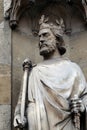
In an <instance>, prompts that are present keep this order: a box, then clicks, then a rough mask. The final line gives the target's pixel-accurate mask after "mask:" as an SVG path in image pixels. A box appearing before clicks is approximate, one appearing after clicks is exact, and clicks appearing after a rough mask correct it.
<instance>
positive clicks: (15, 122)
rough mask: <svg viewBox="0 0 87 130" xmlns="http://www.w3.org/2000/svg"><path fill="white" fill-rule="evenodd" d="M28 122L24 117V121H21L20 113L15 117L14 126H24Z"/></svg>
mask: <svg viewBox="0 0 87 130" xmlns="http://www.w3.org/2000/svg"><path fill="white" fill-rule="evenodd" d="M26 124H27V119H26V118H25V117H24V119H23V122H21V117H20V114H18V115H16V116H15V117H14V127H15V128H24V127H25V126H26Z"/></svg>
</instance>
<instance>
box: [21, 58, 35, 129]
mask: <svg viewBox="0 0 87 130" xmlns="http://www.w3.org/2000/svg"><path fill="white" fill-rule="evenodd" d="M22 66H23V70H24V74H23V83H22V100H21V111H20V113H21V124H20V125H21V126H23V127H24V124H25V122H26V121H25V119H26V118H25V104H26V92H27V87H28V77H29V72H30V70H31V68H32V62H31V61H30V59H25V60H24V62H23V65H22Z"/></svg>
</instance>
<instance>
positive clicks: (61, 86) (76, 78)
mask: <svg viewBox="0 0 87 130" xmlns="http://www.w3.org/2000/svg"><path fill="white" fill-rule="evenodd" d="M75 95H77V97H78V98H81V100H82V102H83V103H84V105H85V106H86V100H87V91H86V80H85V77H84V75H83V72H82V71H81V69H80V67H79V66H78V65H77V64H76V63H73V62H71V61H70V60H68V59H60V58H59V59H56V58H55V59H52V60H47V61H44V62H42V63H39V64H38V65H37V66H35V67H33V69H32V71H31V73H30V76H29V80H28V102H29V103H28V106H27V118H28V130H68V129H69V130H75V126H74V124H73V121H72V114H71V110H70V101H71V99H72V98H73V97H74V96H75Z"/></svg>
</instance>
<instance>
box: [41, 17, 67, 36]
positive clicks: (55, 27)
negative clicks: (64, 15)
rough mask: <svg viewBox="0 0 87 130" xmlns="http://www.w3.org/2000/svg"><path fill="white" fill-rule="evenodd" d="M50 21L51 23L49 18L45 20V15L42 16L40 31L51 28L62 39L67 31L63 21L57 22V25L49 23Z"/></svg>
mask: <svg viewBox="0 0 87 130" xmlns="http://www.w3.org/2000/svg"><path fill="white" fill-rule="evenodd" d="M48 21H49V18H48V17H47V18H45V16H44V15H42V16H41V19H40V21H39V25H40V30H42V29H47V28H50V29H51V30H52V32H53V33H54V34H55V35H56V36H61V37H62V36H63V34H64V30H65V25H64V22H63V19H60V20H55V24H53V23H48Z"/></svg>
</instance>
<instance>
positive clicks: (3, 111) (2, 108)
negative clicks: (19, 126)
mask: <svg viewBox="0 0 87 130" xmlns="http://www.w3.org/2000/svg"><path fill="white" fill-rule="evenodd" d="M0 130H11V106H10V105H0Z"/></svg>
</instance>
